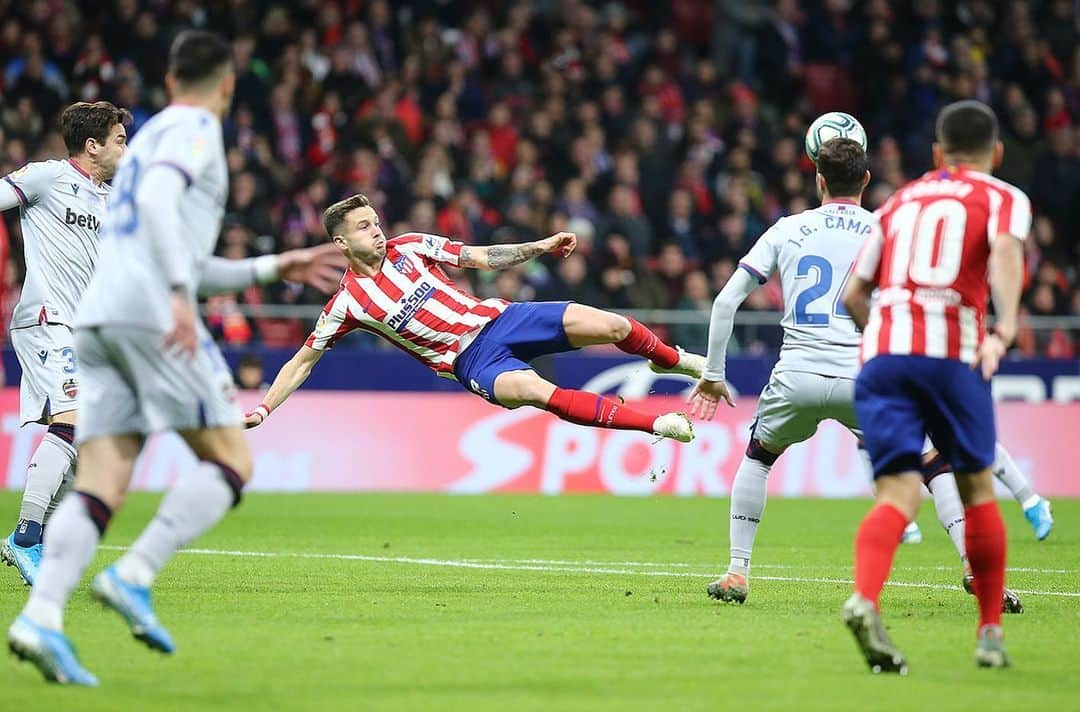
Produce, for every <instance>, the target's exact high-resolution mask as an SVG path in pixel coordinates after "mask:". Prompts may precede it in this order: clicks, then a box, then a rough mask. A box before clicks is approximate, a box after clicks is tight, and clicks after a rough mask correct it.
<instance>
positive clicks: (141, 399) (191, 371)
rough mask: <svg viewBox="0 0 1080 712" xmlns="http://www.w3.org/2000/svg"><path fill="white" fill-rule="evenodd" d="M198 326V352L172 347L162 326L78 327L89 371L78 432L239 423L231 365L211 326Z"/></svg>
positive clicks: (96, 434)
mask: <svg viewBox="0 0 1080 712" xmlns="http://www.w3.org/2000/svg"><path fill="white" fill-rule="evenodd" d="M198 329H199V350H198V352H196V354H195V356H194V357H187V356H181V355H178V354H176V353H175V352H172V351H167V350H166V349H165V347H164V344H163V340H164V335H163V334H161V333H160V332H157V331H151V330H148V329H140V328H137V327H130V326H108V325H107V326H97V327H86V328H79V329H76V330H75V346H76V348H77V349H78V352H79V361H80V366H81V369H82V379H83V385H82V394H81V398H82V403H81V407H80V412H79V426H78V428H76V431H75V432H76V438H77V440H78V441H79V442H86V441H88V440H92V439H95V438H100V437H105V436H109V435H127V434H132V435H149V434H151V433H155V432H159V431H162V430H194V429H197V428H220V427H226V426H232V425H239V424H240V423H241V422H242V415H241V412H240V408H239V407H238V406H237V404H236V402H235V398H236V386H235V385H234V384H233V379H232V373H231V372H230V371H229V366H228V364H227V363H226V362H225V359H224V357H222V355H221V351H220V350H218V347H217V344H215V343H214V340H213V339H212V338H211V337H210V335H209V333H207V331H206V328H205V327H204V326H203V325H202V324H201V323H200V324H199V325H198Z"/></svg>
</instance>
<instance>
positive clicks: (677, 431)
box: [481, 364, 694, 442]
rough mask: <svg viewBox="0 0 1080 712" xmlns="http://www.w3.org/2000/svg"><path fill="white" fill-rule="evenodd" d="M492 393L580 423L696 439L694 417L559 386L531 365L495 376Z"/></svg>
mask: <svg viewBox="0 0 1080 712" xmlns="http://www.w3.org/2000/svg"><path fill="white" fill-rule="evenodd" d="M520 365H521V366H524V364H520ZM481 387H482V386H481ZM482 388H483V387H482ZM485 390H486V389H485ZM491 392H492V393H493V394H494V397H495V400H496V401H497V402H498V403H499V404H500V405H503V406H505V407H507V408H517V407H519V406H523V405H529V406H532V407H534V408H540V409H542V410H546V411H548V412H550V413H554V414H555V415H557V416H558V417H559V418H561V419H563V420H566V421H568V422H571V423H576V424H577V425H588V426H593V427H597V428H611V429H614V430H638V431H641V432H645V433H653V434H655V435H660V436H663V437H668V438H672V439H674V440H678V441H680V442H690V441H691V440H693V438H694V431H693V428H692V426H691V425H690V420H689V419H688V418H687V417H686V416H685V415H683V414H681V413H664V414H662V415H655V414H653V413H646V412H644V411H640V410H638V409H636V408H631V407H629V406H627V405H625V404H624V403H622V402H620V401H617V400H614V399H612V398H608V397H606V396H602V395H599V394H597V393H590V392H588V391H578V390H574V389H571V388H559V387H557V386H556V385H555V384H553V383H551V382H550V381H547V380H545V379H543V378H541V377H540V376H539V375H538V374H537V373H536V371H533V370H531V369H527V368H522V369H518V370H511V371H503V372H501V373H499V374H498V375H497V376H495V378H494V381H493V387H492V389H491Z"/></svg>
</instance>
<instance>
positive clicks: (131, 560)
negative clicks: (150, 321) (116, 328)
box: [91, 325, 253, 653]
mask: <svg viewBox="0 0 1080 712" xmlns="http://www.w3.org/2000/svg"><path fill="white" fill-rule="evenodd" d="M199 328H200V331H201V332H202V333H201V334H200V336H201V338H200V344H201V346H200V349H199V352H198V353H197V354H196V356H195V358H193V359H190V360H189V359H187V358H183V357H180V356H177V355H175V354H171V353H162V352H161V348H160V343H161V341H160V336H158V335H156V334H154V335H151V336H150V337H147V336H146V335H145V334H140V333H134V332H126V331H125V330H120V336H119V341H120V343H122V344H123V345H124V346H125V348H126V349H127V356H128V359H129V361H130V363H132V364H133V369H134V371H135V372H136V373H137V374H139V375H138V376H137V379H138V381H139V385H140V394H141V395H142V396H143V398H142V401H141V405H142V409H143V412H144V413H145V415H146V419H147V423H148V427H149V429H150V430H151V431H153V432H157V431H162V430H175V431H176V432H177V433H178V434H179V435H180V436H181V437H182V438H183V439H184V441H185V442H186V443H187V444H188V446H189V447H190V448H191V449H192V451H193V452H194V453H195V455H196V457H197V458H198V459H199V463H198V465H197V466H196V467H195V469H194V470H193V471H192V472H188V473H185V474H184V475H183V476H181V477H180V479H179V480H178V482H177V483H176V485H175V486H174V487H173V488H172V489H171V490H170V491H169V492H168V493H167V494H166V495H165V497H164V498H163V499H162V501H161V504H160V505H159V507H158V511H157V514H156V515H155V516H154V518H153V520H151V522H150V523H149V524H148V525H147V527H146V528H145V529H144V530H143V532H142V534H141V535H140V536H139V538H138V539H137V540H136V541H135V543H134V544H133V545H132V548H131V550H130V551H128V552H127V553H126V554H124V556H122V557H121V558H120V560H119V561H117V563H116V564H114V565H112V566H110V567H108V568H107V569H105V570H104V571H103V572H101V573H100V574H99V575H98V576H97V577H96V578H95V579H94V581H93V584H92V586H91V591H92V593H93V594H94V596H95V597H96V598H98V599H99V600H101V601H102V602H104V603H106V604H107V605H108V606H110V607H112V608H113V609H114V610H115V611H116V612H117V613H119V614H120V615H121V616H123V617H124V619H125V620H126V621H127V623H128V625H129V626H130V628H131V632H132V633H133V634H134V635H135V637H136V638H138V639H139V640H141V641H142V642H144V643H146V644H147V645H148V646H149V647H151V648H153V649H156V650H160V651H162V652H166V653H171V652H172V651H173V650H174V649H175V646H174V645H173V642H172V638H171V637H170V636H169V634H168V632H167V631H166V630H165V628H164V627H163V626H162V625H161V623H160V622H159V621H158V619H157V616H156V615H155V614H154V609H153V604H152V601H151V595H150V586H151V584H152V583H153V580H154V578H155V576H156V575H157V573H158V572H159V571H160V570H161V568H162V567H163V566H164V565H165V564H166V563H167V562H168V561H169V559H170V558H171V557H172V555H173V554H174V553H176V551H177V550H178V549H179V548H180V547H182V546H184V545H186V544H187V543H188V542H190V541H192V540H193V539H195V538H196V537H198V536H199V535H200V534H202V533H203V532H205V531H207V530H208V529H210V528H211V527H212V526H214V525H215V524H216V523H217V522H218V521H220V520H221V519H222V517H224V516H225V513H226V512H228V511H229V509H231V508H232V507H233V506H235V505H236V504H237V503H238V502H239V501H240V492H241V490H242V488H243V486H244V483H246V482H247V481H248V480H250V479H251V475H252V469H253V468H252V460H251V452H250V450H249V449H248V446H247V441H246V440H245V439H244V437H243V430H242V428H241V427H240V422H241V415H240V411H239V409H238V408H237V406H236V404H235V403H233V401H232V397H231V396H232V392H233V390H232V382H231V376H230V374H229V370H228V367H227V366H226V365H225V361H224V359H223V358H222V356H221V353H220V352H219V351H218V349H217V346H216V345H215V344H214V342H213V340H212V339H211V338H210V337H209V335H208V334H206V333H205V329H204V328H202V327H201V325H200V327H199Z"/></svg>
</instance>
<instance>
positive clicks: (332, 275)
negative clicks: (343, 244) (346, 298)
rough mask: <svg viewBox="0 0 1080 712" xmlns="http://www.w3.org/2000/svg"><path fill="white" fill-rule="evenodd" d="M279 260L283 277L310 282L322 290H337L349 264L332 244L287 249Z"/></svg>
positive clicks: (279, 256) (279, 270) (279, 271)
mask: <svg viewBox="0 0 1080 712" xmlns="http://www.w3.org/2000/svg"><path fill="white" fill-rule="evenodd" d="M277 260H278V262H277V264H278V275H280V276H281V278H282V279H284V280H287V281H289V282H303V283H304V284H309V285H311V286H312V287H314V288H315V289H318V290H319V291H320V292H334V291H337V288H338V284H339V283H340V282H341V274H342V272H344V271H345V268H346V267H348V266H349V264H348V261H347V260H346V259H345V255H343V254H341V251H340V250H338V248H337V247H335V246H334V245H332V244H326V245H318V246H316V247H305V248H302V249H299V250H287V251H285V252H282V253H281V254H280V255H278V256H277Z"/></svg>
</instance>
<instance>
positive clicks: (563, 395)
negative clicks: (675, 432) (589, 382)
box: [547, 388, 656, 433]
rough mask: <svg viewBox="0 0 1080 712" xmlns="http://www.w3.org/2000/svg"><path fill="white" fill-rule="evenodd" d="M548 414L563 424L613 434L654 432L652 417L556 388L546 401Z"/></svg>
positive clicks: (614, 402)
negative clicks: (621, 432)
mask: <svg viewBox="0 0 1080 712" xmlns="http://www.w3.org/2000/svg"><path fill="white" fill-rule="evenodd" d="M547 410H549V411H550V412H552V413H554V414H555V415H557V416H559V417H560V418H562V419H563V420H568V421H570V422H571V423H577V424H578V425H594V426H596V427H600V428H613V429H615V430H641V431H644V432H646V433H651V432H652V431H653V421H655V420H656V416H655V415H650V414H648V413H642V412H641V411H637V410H634V409H633V408H628V407H626V406H625V405H623V404H622V403H620V402H619V401H617V400H612V399H611V398H605V397H604V396H601V395H597V394H596V393H589V392H587V391H575V390H572V389H570V388H556V389H555V392H554V393H552V394H551V400H549V401H548V404H547Z"/></svg>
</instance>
